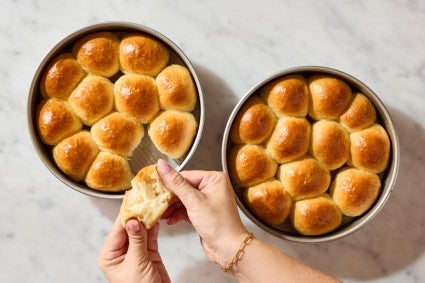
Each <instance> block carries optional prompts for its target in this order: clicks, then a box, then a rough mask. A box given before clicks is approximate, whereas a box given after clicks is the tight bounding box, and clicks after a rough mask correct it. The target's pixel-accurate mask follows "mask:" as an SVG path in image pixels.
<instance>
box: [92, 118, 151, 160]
mask: <svg viewBox="0 0 425 283" xmlns="http://www.w3.org/2000/svg"><path fill="white" fill-rule="evenodd" d="M90 132H91V134H92V136H93V139H94V141H95V142H96V144H97V145H98V146H99V148H100V149H101V150H103V151H109V152H111V153H115V154H118V155H121V156H122V157H128V156H131V154H132V153H133V151H134V149H135V148H136V147H137V146H138V145H139V143H140V141H141V140H142V138H143V135H144V130H143V127H142V126H141V125H140V124H139V123H137V122H136V121H134V120H133V119H131V118H129V117H127V116H125V115H124V114H122V113H119V112H113V113H111V114H109V115H108V116H106V117H104V118H103V119H101V120H99V121H98V122H97V123H96V124H94V125H93V127H91V130H90Z"/></svg>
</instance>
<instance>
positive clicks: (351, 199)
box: [330, 168, 381, 216]
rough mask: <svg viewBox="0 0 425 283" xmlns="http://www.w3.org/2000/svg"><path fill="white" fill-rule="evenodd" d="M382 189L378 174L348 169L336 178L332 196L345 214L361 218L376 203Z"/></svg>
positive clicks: (331, 189)
mask: <svg viewBox="0 0 425 283" xmlns="http://www.w3.org/2000/svg"><path fill="white" fill-rule="evenodd" d="M380 187H381V181H380V180H379V177H378V176H377V175H376V174H373V173H370V172H367V171H363V170H359V169H355V168H346V169H343V170H341V171H340V172H338V174H337V175H336V176H335V178H334V180H333V182H332V184H331V187H330V195H331V197H332V199H333V200H334V202H335V203H336V205H337V206H338V207H339V209H340V210H341V212H342V213H343V214H345V215H347V216H359V215H362V214H363V213H364V212H366V210H368V209H369V208H370V207H371V206H372V204H373V203H374V202H375V200H376V198H377V196H378V194H379V189H380Z"/></svg>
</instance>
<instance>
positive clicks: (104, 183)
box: [86, 151, 133, 192]
mask: <svg viewBox="0 0 425 283" xmlns="http://www.w3.org/2000/svg"><path fill="white" fill-rule="evenodd" d="M132 178H133V173H132V172H131V169H130V165H129V164H128V161H127V159H125V158H123V157H121V156H119V155H116V154H113V153H109V152H104V151H101V152H99V154H98V155H97V157H96V159H95V160H94V161H93V164H92V165H91V166H90V169H89V171H88V172H87V176H86V183H87V185H88V186H89V187H90V188H93V189H95V190H99V191H105V192H120V191H124V190H126V189H129V188H130V186H131V183H130V182H131V179H132Z"/></svg>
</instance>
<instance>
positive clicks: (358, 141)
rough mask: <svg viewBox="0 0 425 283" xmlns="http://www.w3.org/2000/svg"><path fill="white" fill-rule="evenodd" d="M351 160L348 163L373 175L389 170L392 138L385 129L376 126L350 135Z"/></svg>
mask: <svg viewBox="0 0 425 283" xmlns="http://www.w3.org/2000/svg"><path fill="white" fill-rule="evenodd" d="M350 140H351V159H350V160H349V161H348V163H349V164H350V165H352V166H354V167H356V168H358V169H363V170H366V171H369V172H371V173H376V174H377V173H381V172H382V171H384V170H385V168H387V165H388V160H389V157H390V138H389V137H388V134H387V132H386V131H385V129H384V128H383V127H382V126H381V125H379V124H374V125H372V126H371V127H369V128H366V129H364V130H361V131H359V132H355V133H352V134H351V135H350Z"/></svg>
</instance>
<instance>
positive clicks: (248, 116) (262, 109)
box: [230, 96, 276, 144]
mask: <svg viewBox="0 0 425 283" xmlns="http://www.w3.org/2000/svg"><path fill="white" fill-rule="evenodd" d="M275 124H276V116H275V115H274V114H273V111H272V110H271V109H270V108H269V107H268V106H267V105H265V104H264V102H263V101H262V100H261V99H259V98H258V97H256V96H254V97H251V98H249V99H248V100H247V101H246V103H245V104H244V105H243V106H242V107H241V109H240V110H239V112H238V114H237V115H236V117H235V120H234V122H233V124H232V127H231V129H230V140H231V141H232V142H233V143H236V144H241V143H249V144H260V143H262V142H264V141H265V140H266V139H267V138H268V137H269V136H270V134H271V133H272V131H273V128H274V126H275Z"/></svg>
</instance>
